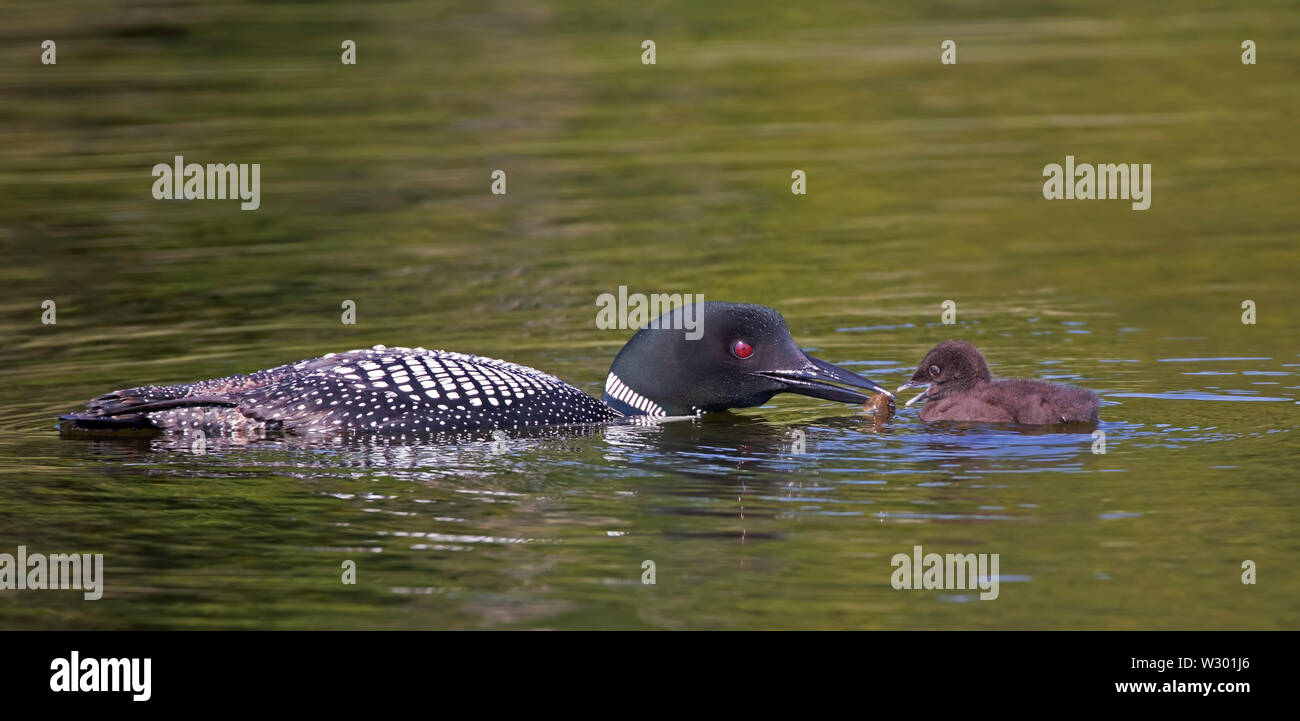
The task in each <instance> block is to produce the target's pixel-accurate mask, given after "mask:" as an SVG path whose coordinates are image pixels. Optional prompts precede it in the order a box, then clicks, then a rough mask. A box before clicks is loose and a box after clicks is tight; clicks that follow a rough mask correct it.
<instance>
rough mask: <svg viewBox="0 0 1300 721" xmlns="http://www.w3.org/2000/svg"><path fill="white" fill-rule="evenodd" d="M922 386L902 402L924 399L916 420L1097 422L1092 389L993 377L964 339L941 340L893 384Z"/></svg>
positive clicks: (904, 387)
mask: <svg viewBox="0 0 1300 721" xmlns="http://www.w3.org/2000/svg"><path fill="white" fill-rule="evenodd" d="M922 386H925V390H924V391H923V392H922V393H921V394H920V395H918V396H917V397H915V398H913V399H912V400H910V401H908V402H907V405H909V406H910V405H912V404H913V403H915V402H917V401H919V400H921V399H922V398H924V399H925V407H924V408H922V409H921V420H923V421H926V422H929V421H975V422H981V423H1022V424H1026V425H1053V424H1057V423H1096V422H1097V406H1098V405H1099V404H1098V401H1097V394H1096V393H1093V392H1092V391H1090V390H1088V389H1086V388H1076V387H1074V386H1065V385H1060V384H1057V383H1048V382H1047V381H1040V380H1022V379H1016V378H999V379H997V380H994V378H993V374H992V373H990V372H989V366H988V364H987V363H985V362H984V356H983V355H981V354H980V352H979V349H978V348H976V347H975V346H973V345H971V344H970V343H967V342H966V341H963V340H949V341H944V342H943V343H940V344H939V345H937V346H935V347H934V348H932V349H931V350H930V352H929V353H927V354H925V358H924V359H923V360H922V361H921V365H920V367H918V368H917V369H916V373H914V374H913V375H912V378H911V379H910V380H909V381H907V382H906V383H904V384H903V385H901V386H899V387H898V390H899V392H902V391H903V390H906V389H908V388H919V387H922Z"/></svg>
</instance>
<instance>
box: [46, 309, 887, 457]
mask: <svg viewBox="0 0 1300 721" xmlns="http://www.w3.org/2000/svg"><path fill="white" fill-rule="evenodd" d="M688 311H689V312H693V313H694V315H693V316H690V315H687V316H685V317H683V313H684V312H688ZM691 318H694V319H695V321H694V323H695V326H696V329H697V330H698V331H702V332H698V333H692V332H688V331H685V330H683V329H685V328H688V327H690V326H688V324H687V323H685V322H684V321H689V320H690V319H691ZM692 336H694V338H693V337H692ZM855 389H866V390H870V391H875V392H877V393H885V394H886V395H890V394H889V391H887V390H885V389H884V388H881V387H880V386H878V385H877V384H876V383H874V382H872V381H870V380H868V379H866V378H863V377H861V376H859V375H857V374H855V373H853V372H851V371H848V370H845V369H843V368H840V367H838V366H834V365H831V364H830V363H826V362H825V361H821V360H818V359H816V358H813V357H811V356H809V355H807V354H805V353H804V352H803V351H802V350H800V349H799V346H798V345H796V344H795V342H794V338H792V337H791V336H790V331H789V330H788V329H787V328H786V325H785V320H784V319H783V318H782V317H781V315H780V314H779V313H777V312H776V311H775V310H772V309H771V308H767V307H764V306H758V305H745V304H737V303H718V302H707V303H701V304H699V305H698V306H685V307H678V308H676V309H674V310H671V311H668V312H666V313H665V314H664V315H662V316H660V317H659V318H658V319H656V320H655V321H654V322H652V323H650V324H649V325H648V326H647V327H645V328H642V329H641V330H639V331H637V332H636V334H634V335H633V336H632V338H631V339H630V340H629V341H628V342H627V344H626V345H625V346H623V349H622V350H621V351H619V353H618V355H617V356H616V357H615V358H614V362H613V364H612V365H611V366H610V369H609V375H608V376H606V378H605V391H604V394H603V395H602V396H601V400H596V399H595V398H593V397H591V396H590V395H588V394H586V393H584V392H583V391H581V390H579V389H577V388H574V387H573V386H571V385H569V384H567V383H565V382H564V381H561V380H560V379H558V378H555V377H554V376H551V375H548V374H546V373H543V372H541V371H539V370H535V369H533V368H528V367H526V366H521V365H515V364H514V363H507V362H506V361H502V360H496V359H492V358H482V357H479V356H474V355H465V354H462V353H450V352H446V351H430V350H425V349H423V348H385V347H384V346H375V347H374V348H373V349H371V350H353V351H348V352H346V353H331V354H329V355H325V356H321V357H320V358H313V359H310V360H305V361H301V362H298V363H293V364H289V365H283V366H279V367H276V368H270V369H267V370H261V371H257V372H255V373H250V374H248V375H234V376H230V377H227V378H216V379H212V380H206V381H198V382H195V383H184V384H181V385H174V386H142V387H139V388H127V389H125V390H119V391H113V392H112V393H107V394H105V395H102V396H99V397H98V398H96V399H94V400H92V401H90V402H89V403H88V404H87V406H86V410H85V411H84V412H80V413H70V414H68V415H64V416H61V418H62V419H63V420H65V421H68V422H70V423H71V424H72V426H71V427H72V428H76V429H96V428H122V427H134V428H164V429H178V430H190V429H196V430H203V431H205V432H208V433H222V432H230V431H258V430H271V429H281V430H285V431H295V432H300V433H313V432H322V431H361V432H378V433H418V432H435V433H436V432H442V431H464V430H480V429H487V430H493V429H498V428H499V429H516V428H525V427H532V426H546V425H556V424H575V423H601V422H607V421H612V420H615V419H618V418H621V417H628V416H650V417H665V416H687V415H697V414H699V413H704V412H708V411H719V410H725V409H728V408H748V407H751V406H757V405H761V404H763V403H766V402H767V400H768V399H769V398H771V397H772V396H773V395H776V394H777V393H785V392H789V393H799V394H802V395H807V396H812V397H814V398H821V399H825V400H831V401H840V402H844V403H862V402H864V401H866V400H867V399H868V398H869V396H868V395H866V394H865V393H863V392H861V391H860V390H855Z"/></svg>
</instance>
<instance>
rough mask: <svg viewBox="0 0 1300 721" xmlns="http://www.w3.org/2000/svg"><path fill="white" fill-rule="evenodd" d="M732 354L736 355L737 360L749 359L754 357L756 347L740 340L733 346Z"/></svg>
mask: <svg viewBox="0 0 1300 721" xmlns="http://www.w3.org/2000/svg"><path fill="white" fill-rule="evenodd" d="M731 352H732V353H735V354H736V357H737V358H748V357H750V356H752V355H754V346H752V345H750V344H748V343H746V342H745V341H743V340H738V341H736V342H735V343H734V344H733V345H732V346H731Z"/></svg>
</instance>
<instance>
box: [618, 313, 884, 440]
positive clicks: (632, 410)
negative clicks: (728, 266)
mask: <svg viewBox="0 0 1300 721" xmlns="http://www.w3.org/2000/svg"><path fill="white" fill-rule="evenodd" d="M858 389H865V390H868V391H874V392H876V393H884V394H886V395H892V394H890V393H889V391H887V390H885V389H884V388H881V387H880V386H879V385H877V384H876V383H874V382H872V381H871V380H868V379H866V378H863V377H862V376H860V375H858V374H856V373H853V372H851V371H848V370H845V369H843V368H840V367H838V366H834V365H831V364H830V363H827V362H825V361H822V360H818V359H816V358H813V357H812V356H809V355H808V354H806V353H804V352H803V351H802V350H800V349H799V346H798V345H797V344H796V343H795V342H794V338H792V337H791V336H790V331H789V329H787V328H786V325H785V319H784V318H782V317H781V314H780V313H777V312H776V311H775V310H772V309H771V308H767V307H764V306H760V305H747V304H741V303H717V302H707V303H697V304H694V305H684V306H679V307H677V308H675V309H673V310H671V311H668V312H667V313H664V314H663V315H661V316H659V318H657V319H655V320H653V321H651V322H650V323H649V324H648V326H647V327H645V328H642V329H641V330H639V331H637V333H636V335H634V336H632V339H631V340H629V341H628V342H627V345H625V346H623V350H621V351H619V354H618V356H617V357H615V358H614V363H613V365H611V366H610V369H609V376H608V377H606V379H605V393H604V395H603V396H602V400H603V401H604V402H605V403H607V404H609V405H610V406H612V407H613V408H614V409H615V410H618V411H620V412H622V413H624V414H627V415H653V416H683V415H694V414H696V413H702V412H707V411H720V410H726V409H728V408H749V407H752V406H757V405H762V404H763V403H766V402H767V401H768V399H769V398H771V397H772V396H774V395H776V394H777V393H799V394H801V395H806V396H812V397H814V398H822V399H825V400H831V401H841V402H844V403H858V404H861V403H863V402H865V401H866V400H867V399H869V398H870V396H869V395H867V394H866V393H863V392H862V390H858Z"/></svg>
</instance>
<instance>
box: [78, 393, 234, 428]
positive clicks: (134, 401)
mask: <svg viewBox="0 0 1300 721" xmlns="http://www.w3.org/2000/svg"><path fill="white" fill-rule="evenodd" d="M169 391H170V389H168V388H159V387H156V386H146V387H143V388H128V389H126V390H120V391H113V392H112V393H105V394H104V395H102V396H100V397H98V398H95V399H94V400H92V401H90V402H89V403H87V404H86V410H85V411H82V412H79V413H67V414H64V415H61V416H59V419H60V420H63V421H67V422H69V423H71V424H72V427H73V428H74V429H95V430H112V429H117V428H124V429H125V428H157V426H156V425H154V424H153V423H152V422H151V421H150V420H149V417H148V414H149V413H152V412H154V411H163V410H167V409H169V408H184V407H194V406H209V407H231V406H235V405H238V403H237V402H236V401H234V400H232V399H230V398H229V397H227V396H216V395H195V396H180V397H168V396H170V395H172V394H171V393H169Z"/></svg>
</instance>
